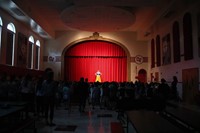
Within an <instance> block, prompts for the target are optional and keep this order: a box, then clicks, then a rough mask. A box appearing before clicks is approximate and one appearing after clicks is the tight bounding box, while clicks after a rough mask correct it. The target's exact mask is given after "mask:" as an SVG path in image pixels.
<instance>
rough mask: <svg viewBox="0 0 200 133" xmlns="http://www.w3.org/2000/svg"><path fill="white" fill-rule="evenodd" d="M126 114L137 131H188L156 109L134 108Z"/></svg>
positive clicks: (148, 132)
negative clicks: (161, 114) (171, 121)
mask: <svg viewBox="0 0 200 133" xmlns="http://www.w3.org/2000/svg"><path fill="white" fill-rule="evenodd" d="M126 115H127V118H128V121H130V122H131V123H132V125H133V126H134V127H135V129H136V131H137V133H186V131H184V130H183V129H181V128H179V127H176V126H175V125H173V124H172V123H170V122H169V121H168V120H166V119H164V118H162V117H161V116H160V115H159V114H158V113H156V112H154V111H149V110H133V111H127V112H126Z"/></svg>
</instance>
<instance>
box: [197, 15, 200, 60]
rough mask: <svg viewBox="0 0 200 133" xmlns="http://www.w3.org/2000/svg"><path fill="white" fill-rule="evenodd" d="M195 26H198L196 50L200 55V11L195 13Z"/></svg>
mask: <svg viewBox="0 0 200 133" xmlns="http://www.w3.org/2000/svg"><path fill="white" fill-rule="evenodd" d="M197 28H198V30H197V31H198V52H199V57H200V13H198V14H197Z"/></svg>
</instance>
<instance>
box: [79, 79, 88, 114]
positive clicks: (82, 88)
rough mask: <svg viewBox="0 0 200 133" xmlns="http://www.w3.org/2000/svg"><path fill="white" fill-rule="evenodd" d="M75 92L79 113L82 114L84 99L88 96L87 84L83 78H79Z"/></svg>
mask: <svg viewBox="0 0 200 133" xmlns="http://www.w3.org/2000/svg"><path fill="white" fill-rule="evenodd" d="M77 91H78V92H77V93H78V98H79V111H80V112H84V110H85V104H86V99H87V97H88V95H89V92H88V84H87V83H85V82H84V78H80V81H79V82H78V86H77Z"/></svg>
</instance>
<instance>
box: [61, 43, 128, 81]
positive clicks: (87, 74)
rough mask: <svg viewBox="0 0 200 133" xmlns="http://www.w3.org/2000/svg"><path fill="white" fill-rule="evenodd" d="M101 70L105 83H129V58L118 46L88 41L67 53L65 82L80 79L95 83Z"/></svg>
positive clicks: (73, 47)
mask: <svg viewBox="0 0 200 133" xmlns="http://www.w3.org/2000/svg"><path fill="white" fill-rule="evenodd" d="M97 70H99V71H100V72H101V73H102V75H101V79H102V81H103V82H105V81H109V82H111V81H117V82H123V81H127V56H126V53H125V51H124V50H123V49H122V48H121V47H120V46H118V45H116V44H113V43H110V42H105V41H87V42H83V43H80V44H77V45H75V46H72V47H71V48H69V49H68V50H67V51H66V53H65V75H64V77H65V80H67V81H79V79H80V77H84V78H88V81H89V82H94V81H95V72H96V71H97Z"/></svg>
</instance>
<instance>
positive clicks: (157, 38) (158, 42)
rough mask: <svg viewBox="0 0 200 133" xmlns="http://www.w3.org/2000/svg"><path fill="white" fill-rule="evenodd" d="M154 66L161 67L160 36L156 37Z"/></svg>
mask: <svg viewBox="0 0 200 133" xmlns="http://www.w3.org/2000/svg"><path fill="white" fill-rule="evenodd" d="M156 64H157V66H160V65H161V58H160V36H159V35H157V36H156Z"/></svg>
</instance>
